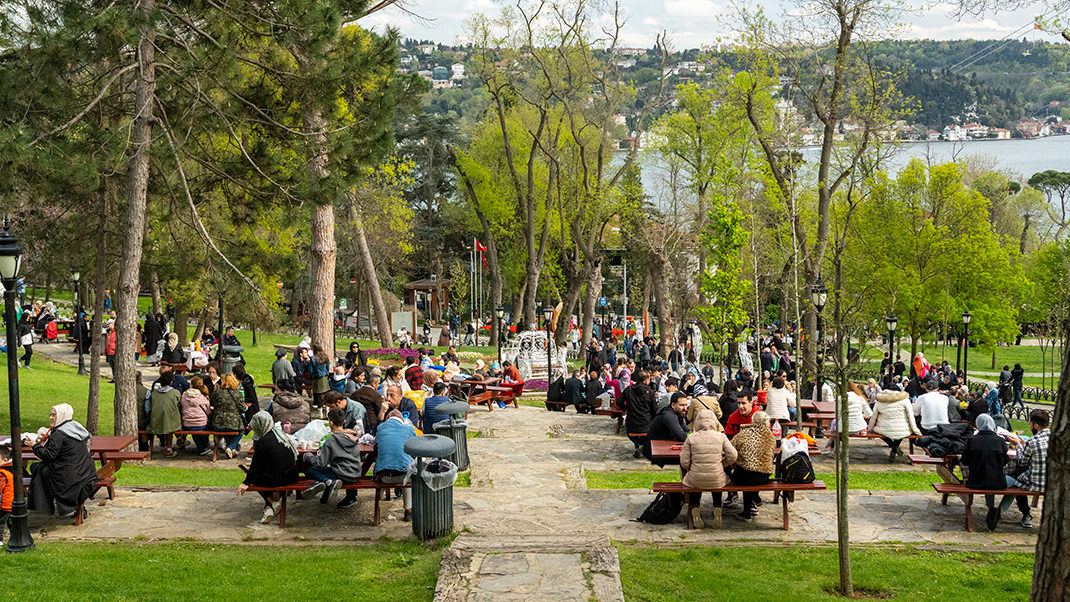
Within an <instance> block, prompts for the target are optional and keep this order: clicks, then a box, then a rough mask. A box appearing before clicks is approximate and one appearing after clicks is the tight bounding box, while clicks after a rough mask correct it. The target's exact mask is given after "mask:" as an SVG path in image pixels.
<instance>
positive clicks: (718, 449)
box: [680, 410, 738, 529]
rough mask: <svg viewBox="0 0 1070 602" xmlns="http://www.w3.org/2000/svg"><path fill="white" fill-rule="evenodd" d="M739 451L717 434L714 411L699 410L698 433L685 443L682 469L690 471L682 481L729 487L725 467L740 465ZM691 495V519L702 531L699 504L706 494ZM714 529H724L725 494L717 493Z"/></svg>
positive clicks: (705, 486) (694, 485)
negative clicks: (722, 503) (722, 505)
mask: <svg viewBox="0 0 1070 602" xmlns="http://www.w3.org/2000/svg"><path fill="white" fill-rule="evenodd" d="M737 457H738V454H737V453H736V448H735V447H733V446H732V443H731V442H730V441H729V440H728V437H725V436H724V434H723V433H721V432H719V431H718V430H717V417H716V415H714V413H713V412H711V411H710V410H699V412H698V416H696V417H695V430H694V432H692V433H691V435H690V436H688V437H687V439H685V440H684V447H683V449H681V450H680V468H682V469H684V470H686V471H687V472H686V473H684V478H683V479H682V481H683V484H684V486H685V487H692V488H695V489H720V488H721V487H724V485H725V467H727V466H731V465H732V464H734V463H735V462H736V459H737ZM690 495H691V505H692V506H693V508H692V509H691V519H692V521H693V522H694V523H695V527H697V528H699V529H701V528H702V526H703V524H702V518H701V517H700V516H699V502H700V501H701V500H702V493H692V494H690ZM712 495H713V526H714V528H720V527H721V492H720V491H714V492H713V494H712Z"/></svg>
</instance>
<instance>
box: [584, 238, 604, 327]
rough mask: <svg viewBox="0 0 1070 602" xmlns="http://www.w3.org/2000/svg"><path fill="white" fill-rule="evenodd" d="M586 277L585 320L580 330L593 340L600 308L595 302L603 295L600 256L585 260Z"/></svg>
mask: <svg viewBox="0 0 1070 602" xmlns="http://www.w3.org/2000/svg"><path fill="white" fill-rule="evenodd" d="M583 275H584V279H585V280H586V281H587V291H586V293H584V296H583V322H582V323H581V325H580V326H581V330H580V332H581V333H583V336H584V338H586V339H587V340H591V339H592V338H593V337H594V319H595V314H596V312H597V311H598V308H597V307H596V306H595V303H596V302H597V301H598V298H599V297H601V296H602V259H601V258H598V259H597V260H596V261H594V262H593V263H588V262H587V260H586V259H585V260H584V269H583Z"/></svg>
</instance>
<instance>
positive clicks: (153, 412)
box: [148, 370, 182, 457]
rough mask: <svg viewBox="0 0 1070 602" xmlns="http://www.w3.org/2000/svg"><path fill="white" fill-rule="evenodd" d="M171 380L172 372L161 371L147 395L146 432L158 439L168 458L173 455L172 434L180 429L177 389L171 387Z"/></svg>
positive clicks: (180, 415) (180, 413)
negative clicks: (147, 421)
mask: <svg viewBox="0 0 1070 602" xmlns="http://www.w3.org/2000/svg"><path fill="white" fill-rule="evenodd" d="M173 379H174V373H173V372H171V371H169V370H167V371H163V372H162V373H161V374H160V378H158V379H157V380H156V384H154V385H153V386H152V392H151V393H149V428H148V431H149V432H150V433H152V434H154V435H156V436H157V437H159V439H160V446H161V447H163V448H164V450H165V453H166V454H167V456H168V457H170V456H173V455H175V450H174V448H172V447H171V440H172V437H173V435H172V433H174V432H175V431H177V430H179V429H181V428H182V410H181V409H180V408H179V397H180V394H179V392H178V390H177V389H174V388H172V387H171V383H172V382H173Z"/></svg>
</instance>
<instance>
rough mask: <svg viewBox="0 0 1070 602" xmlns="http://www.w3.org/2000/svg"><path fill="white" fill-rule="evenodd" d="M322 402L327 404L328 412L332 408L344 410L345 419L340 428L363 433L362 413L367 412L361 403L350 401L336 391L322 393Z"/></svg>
mask: <svg viewBox="0 0 1070 602" xmlns="http://www.w3.org/2000/svg"><path fill="white" fill-rule="evenodd" d="M323 403H324V404H325V405H326V406H327V408H328V412H329V411H330V410H332V409H334V408H338V409H340V410H342V411H343V412H345V421H344V422H343V423H342V428H344V429H350V430H354V431H357V432H358V433H360V434H361V435H363V434H364V415H365V414H366V413H367V412H366V410H365V409H364V406H363V405H361V404H359V403H354V402H351V401H350V399H349V398H348V397H346V396H345V395H342V394H341V393H338V392H336V391H328V392H327V393H326V394H324V396H323Z"/></svg>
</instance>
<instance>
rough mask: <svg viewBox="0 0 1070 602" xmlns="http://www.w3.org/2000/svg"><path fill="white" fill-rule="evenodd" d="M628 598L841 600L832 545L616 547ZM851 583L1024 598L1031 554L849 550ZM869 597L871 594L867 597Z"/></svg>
mask: <svg viewBox="0 0 1070 602" xmlns="http://www.w3.org/2000/svg"><path fill="white" fill-rule="evenodd" d="M618 551H619V554H620V567H621V582H622V585H623V586H624V597H625V598H626V599H627V600H629V601H630V602H675V601H677V600H700V601H701V600H711V601H712V600H732V602H751V601H753V602H767V601H769V600H791V601H792V602H811V601H815V602H816V601H825V600H829V601H831V600H843V598H842V597H839V596H836V595H833V594H831V593H829V592H830V591H834V589H835V588H836V587H837V586H838V584H839V577H838V575H839V573H838V564H837V559H836V549H835V548H825V547H818V548H814V547H798V548H773V547H702V546H689V547H686V548H655V547H646V546H618ZM851 556H852V559H853V562H852V572H853V581H854V584H855V587H856V588H862V589H865V590H866V591H867V593H869V594H871V595H872V594H880V595H881V598H880V599H888V600H896V601H904V602H905V601H910V602H914V601H916V600H973V599H982V598H984V599H988V600H1026V599H1028V597H1029V587H1030V582H1031V579H1032V575H1033V555H1032V554H1025V553H1002V554H996V553H972V552H928V551H918V550H914V549H910V548H906V549H902V550H894V551H892V550H872V549H858V548H856V549H855V550H854V551H853V552H852V554H851ZM867 599H868V598H867Z"/></svg>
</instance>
